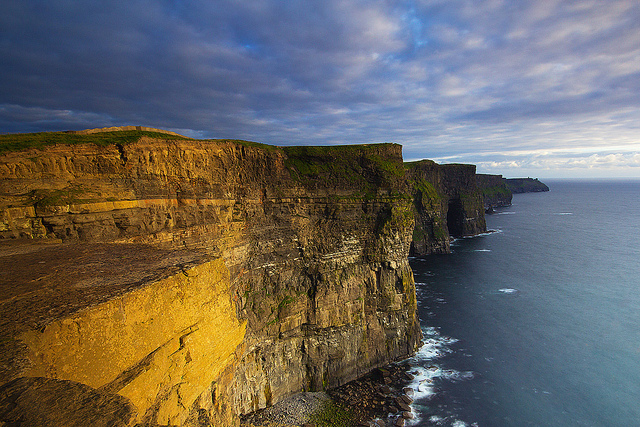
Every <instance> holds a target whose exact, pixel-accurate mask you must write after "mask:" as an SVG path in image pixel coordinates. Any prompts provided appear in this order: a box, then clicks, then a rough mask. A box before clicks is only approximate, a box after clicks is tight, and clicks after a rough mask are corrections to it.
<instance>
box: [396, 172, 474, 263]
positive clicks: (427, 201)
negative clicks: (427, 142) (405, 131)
mask: <svg viewBox="0 0 640 427" xmlns="http://www.w3.org/2000/svg"><path fill="white" fill-rule="evenodd" d="M405 167H406V169H407V177H408V181H409V185H410V186H411V189H412V192H413V198H414V214H415V218H416V225H415V229H414V232H413V238H412V245H411V254H412V255H414V256H424V255H429V254H434V253H448V252H450V237H465V236H473V235H476V234H479V233H483V232H485V231H486V223H485V219H484V207H483V199H482V191H481V189H480V188H479V187H478V183H477V180H476V167H475V165H463V164H446V165H439V164H437V163H435V162H433V161H431V160H422V161H419V162H411V163H405Z"/></svg>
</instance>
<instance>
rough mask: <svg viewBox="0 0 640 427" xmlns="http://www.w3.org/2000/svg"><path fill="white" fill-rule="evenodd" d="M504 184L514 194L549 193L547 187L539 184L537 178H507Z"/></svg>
mask: <svg viewBox="0 0 640 427" xmlns="http://www.w3.org/2000/svg"><path fill="white" fill-rule="evenodd" d="M506 184H507V187H509V190H511V192H512V193H514V194H519V193H539V192H543V191H549V187H547V186H546V185H545V184H543V183H542V182H540V181H539V180H538V178H509V179H506Z"/></svg>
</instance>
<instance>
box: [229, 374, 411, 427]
mask: <svg viewBox="0 0 640 427" xmlns="http://www.w3.org/2000/svg"><path fill="white" fill-rule="evenodd" d="M408 370H409V366H408V365H407V364H404V363H398V364H391V365H389V366H386V367H384V368H378V369H375V370H374V371H372V372H371V373H370V374H368V375H366V376H365V377H363V378H360V379H357V380H354V381H351V382H349V383H347V384H345V385H343V386H341V387H338V388H335V389H333V390H329V391H328V392H326V393H325V392H318V393H298V394H296V395H294V396H291V397H290V398H288V399H286V400H284V401H282V402H279V403H278V404H276V405H274V406H272V407H270V408H267V409H264V410H262V411H258V412H255V413H253V414H251V415H249V416H248V417H246V418H245V419H244V420H243V422H242V424H241V425H242V427H321V426H338V425H339V426H340V427H350V426H358V427H360V426H362V427H402V426H404V425H405V424H406V423H407V421H408V420H411V419H414V417H415V415H414V414H413V412H412V409H411V407H410V404H411V403H412V402H413V393H414V390H413V389H412V388H410V387H407V384H408V383H409V382H410V381H411V380H412V379H413V375H412V374H411V373H409V372H408Z"/></svg>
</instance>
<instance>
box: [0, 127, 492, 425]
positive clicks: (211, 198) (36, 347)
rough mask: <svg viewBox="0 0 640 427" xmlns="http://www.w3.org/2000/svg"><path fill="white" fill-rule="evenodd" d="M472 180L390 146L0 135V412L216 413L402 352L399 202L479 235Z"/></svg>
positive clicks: (355, 373) (183, 421)
mask: <svg viewBox="0 0 640 427" xmlns="http://www.w3.org/2000/svg"><path fill="white" fill-rule="evenodd" d="M429 169H433V170H434V171H436V172H434V174H435V175H433V177H434V179H435V180H434V181H433V182H432V183H431V184H430V185H427V183H428V182H430V181H427V175H428V174H427V172H426V171H427V170H429ZM445 171H446V172H445ZM449 172H450V173H449ZM473 174H475V170H474V169H473V168H472V167H469V166H447V167H436V166H433V167H432V166H429V167H426V168H424V171H423V168H422V167H416V168H411V167H410V168H409V171H405V167H404V165H403V162H402V153H401V147H400V146H399V145H393V144H381V145H365V146H345V147H290V148H278V147H272V146H266V145H262V144H256V143H249V142H243V141H226V140H225V141H197V140H190V139H186V138H182V137H180V136H177V135H168V134H162V133H161V132H160V133H158V132H150V131H148V130H145V129H142V128H141V129H134V130H125V131H118V132H93V133H87V134H78V133H74V134H67V133H55V134H31V135H22V136H6V137H1V138H0V193H1V194H2V198H1V199H0V237H2V238H4V240H2V241H0V264H1V268H0V271H1V272H0V282H1V285H2V287H3V289H5V291H4V292H3V295H2V296H1V298H2V300H1V301H0V314H1V316H0V318H1V319H2V320H1V322H2V324H1V328H0V362H1V363H0V419H1V420H2V421H4V422H6V423H9V424H11V423H23V424H20V425H94V426H125V425H136V424H137V425H140V426H142V425H148V426H157V425H182V426H196V425H206V423H211V424H213V425H224V426H234V425H237V422H238V416H239V415H241V414H246V413H248V412H251V411H255V410H256V409H259V408H264V407H266V406H269V405H271V404H274V403H275V402H277V401H279V400H281V399H283V398H284V397H286V396H288V395H290V394H292V393H295V392H298V391H302V390H321V389H326V388H330V387H334V386H337V385H340V384H343V383H345V382H347V381H349V380H351V379H354V378H356V377H359V376H361V375H363V374H365V373H367V372H368V371H370V370H371V369H372V368H374V367H377V366H381V365H384V364H387V363H389V362H390V361H394V360H398V359H402V358H406V357H407V356H409V355H411V354H413V352H415V351H416V349H417V348H418V346H419V343H420V339H421V333H420V327H419V324H418V319H417V315H416V295H415V286H414V281H413V275H412V272H411V269H410V267H409V264H408V259H407V256H408V254H409V249H410V245H411V241H412V233H414V209H418V210H420V209H422V210H421V211H420V215H421V216H420V219H419V221H420V222H421V224H431V225H433V226H434V227H435V225H434V224H436V222H434V220H433V219H432V218H430V217H428V215H430V214H429V212H431V211H430V209H431V208H432V207H433V208H434V214H433V215H435V216H437V215H440V217H438V218H439V219H438V221H440V220H442V221H443V222H442V223H437V226H438V227H442V228H441V230H442V235H441V236H440V235H438V236H437V240H438V241H439V242H445V241H446V244H448V233H451V234H453V235H466V234H472V233H474V232H476V231H478V230H482V229H483V228H484V222H483V218H482V215H481V214H482V210H481V207H482V206H481V202H480V203H479V202H478V200H480V199H478V197H479V196H478V194H479V193H478V191H477V188H476V187H475V186H474V185H475V184H473V183H472V182H471V178H470V177H471V176H472V175H473ZM407 176H411V177H412V180H413V181H412V183H413V184H411V185H410V184H409V181H408V179H407ZM473 182H475V181H473ZM467 185H468V187H467ZM456 186H461V187H460V188H459V189H456V188H457V187H456ZM431 189H433V190H434V191H431ZM416 192H417V193H416ZM414 193H415V194H420V201H419V202H415V203H414V199H413V194H414ZM437 206H440V207H442V208H443V210H442V211H441V212H440V213H435V210H438V208H437ZM442 215H444V216H442ZM435 216H434V218H435ZM481 218H482V219H481ZM444 221H446V223H445V222H444ZM424 227H425V226H423V228H422V230H423V232H424ZM428 232H429V233H432V234H433V235H435V232H434V231H433V230H430V231H428ZM414 237H415V233H414ZM424 241H425V240H424V239H422V240H421V242H424ZM438 244H440V243H438ZM442 244H443V245H445V243H442ZM429 245H431V244H429ZM432 246H433V245H432ZM436 246H437V244H436ZM11 425H13V424H11ZM16 425H19V424H16Z"/></svg>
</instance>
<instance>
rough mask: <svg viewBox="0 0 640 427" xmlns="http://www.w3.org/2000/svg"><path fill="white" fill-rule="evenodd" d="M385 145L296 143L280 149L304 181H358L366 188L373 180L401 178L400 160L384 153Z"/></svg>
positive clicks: (292, 170)
mask: <svg viewBox="0 0 640 427" xmlns="http://www.w3.org/2000/svg"><path fill="white" fill-rule="evenodd" d="M385 145H386V144H370V145H339V146H295V147H282V150H283V151H284V152H285V154H286V155H287V159H286V160H285V165H286V166H287V168H288V169H289V170H290V171H291V173H292V176H294V178H296V179H298V180H300V181H302V182H303V183H305V182H314V181H315V180H317V179H322V180H324V181H325V182H328V183H333V182H335V183H345V182H350V183H353V184H356V183H358V184H359V185H360V186H361V187H362V188H363V189H365V187H366V186H367V185H368V184H370V183H371V182H375V181H376V180H383V181H393V180H398V179H403V178H404V173H405V171H404V166H403V164H402V161H401V160H400V161H395V160H394V159H392V158H389V157H386V156H385V154H384V150H385V149H384V148H383V147H384V146H385ZM381 172H382V173H381ZM376 184H378V185H379V184H380V182H377V183H376Z"/></svg>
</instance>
